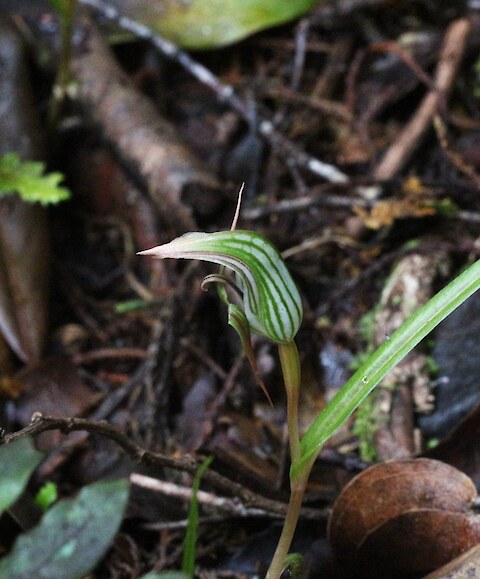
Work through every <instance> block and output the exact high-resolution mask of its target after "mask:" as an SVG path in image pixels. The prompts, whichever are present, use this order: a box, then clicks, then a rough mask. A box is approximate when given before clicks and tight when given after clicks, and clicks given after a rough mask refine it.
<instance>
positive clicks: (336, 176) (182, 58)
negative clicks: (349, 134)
mask: <svg viewBox="0 0 480 579" xmlns="http://www.w3.org/2000/svg"><path fill="white" fill-rule="evenodd" d="M80 3H81V4H83V5H84V6H89V7H90V8H92V9H93V10H95V11H96V12H97V13H98V14H100V15H101V16H103V17H104V18H105V19H107V20H109V21H110V22H114V23H115V24H116V25H118V26H119V27H120V28H123V29H124V30H128V31H129V32H131V33H132V34H134V35H135V36H136V37H138V38H141V39H143V40H146V41H147V42H150V43H151V44H152V45H153V46H154V47H155V48H156V49H157V50H159V51H160V52H161V53H162V54H163V55H164V56H166V57H167V58H169V59H171V60H173V61H175V62H177V63H178V64H179V65H180V66H182V67H183V68H184V69H185V70H187V71H188V72H189V73H190V74H191V75H192V76H193V77H194V78H196V79H197V80H198V81H199V82H201V83H202V84H204V85H205V86H207V87H209V88H210V89H211V90H212V91H213V92H214V93H215V95H216V96H217V98H218V100H219V101H220V102H225V103H227V104H228V105H229V106H230V107H231V108H232V109H234V110H235V111H236V112H237V113H239V115H240V116H241V117H242V118H243V119H244V120H245V121H246V122H247V123H249V124H251V123H252V113H251V110H250V108H249V107H248V105H247V104H246V103H245V102H244V101H243V100H242V99H241V98H240V97H239V96H238V94H237V93H236V92H235V89H234V88H233V86H231V85H229V84H225V83H223V82H221V80H220V79H219V78H218V77H217V76H216V75H214V74H213V73H212V72H211V71H210V70H209V69H208V68H206V67H205V66H203V65H202V64H200V63H199V62H197V61H196V60H194V59H193V58H192V57H191V56H190V55H189V54H188V53H187V52H185V51H183V50H181V49H180V48H179V47H178V46H177V45H176V44H174V43H173V42H170V41H169V40H167V39H165V38H163V37H162V36H160V35H159V34H158V33H157V32H154V31H153V30H152V29H151V28H149V27H148V26H146V25H144V24H140V23H139V22H136V21H135V20H132V19H131V18H128V17H126V16H123V15H122V14H121V12H120V11H119V10H117V9H116V8H115V7H114V6H111V5H110V4H107V3H106V2H104V1H103V0H80ZM257 130H258V132H259V133H260V135H262V136H263V137H264V138H265V139H266V140H267V141H268V142H269V144H270V145H271V146H272V147H274V148H276V149H277V150H278V151H279V152H280V153H282V154H283V155H285V156H289V157H291V159H293V161H294V162H295V163H296V164H297V165H299V166H300V167H303V168H304V169H307V170H308V171H310V172H311V173H314V174H315V175H317V176H319V177H322V178H323V179H326V180H327V181H330V182H332V183H347V182H349V180H350V179H349V177H348V176H347V175H346V174H345V173H343V172H342V171H340V170H339V169H338V168H337V167H335V166H334V165H331V164H329V163H324V162H323V161H320V160H319V159H316V158H315V157H312V156H310V155H309V154H308V153H305V152H304V151H303V150H302V149H300V148H299V147H298V146H297V145H295V144H294V143H292V142H291V141H290V140H288V139H287V138H286V137H284V136H283V135H282V134H280V133H279V132H278V131H277V130H276V129H275V127H274V125H273V123H272V122H271V121H269V120H267V119H263V120H260V122H259V123H258V126H257Z"/></svg>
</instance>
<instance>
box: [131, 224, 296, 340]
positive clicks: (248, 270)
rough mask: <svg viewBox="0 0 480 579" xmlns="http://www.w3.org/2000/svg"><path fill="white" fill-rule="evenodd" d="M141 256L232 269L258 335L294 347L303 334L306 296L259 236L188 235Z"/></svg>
mask: <svg viewBox="0 0 480 579" xmlns="http://www.w3.org/2000/svg"><path fill="white" fill-rule="evenodd" d="M140 255H151V256H153V257H156V258H158V259H164V258H175V259H199V260H202V261H209V262H211V263H217V264H219V265H221V266H223V267H226V268H227V269H229V270H231V271H234V272H235V277H236V287H237V288H238V289H239V290H240V293H241V294H242V297H243V311H244V313H245V316H246V318H247V320H248V324H249V326H250V330H251V331H252V332H255V333H257V334H260V335H262V336H265V337H266V338H269V339H270V340H272V341H273V342H275V343H277V344H287V343H289V342H291V341H292V340H293V338H294V337H295V335H296V333H297V332H298V329H299V327H300V324H301V323H302V316H303V309H302V301H301V299H300V294H299V293H298V290H297V287H296V286H295V283H294V281H293V279H292V277H291V275H290V273H289V271H288V269H287V267H286V265H285V263H284V261H283V259H282V258H281V256H280V254H279V253H278V251H277V249H276V248H275V247H274V246H273V245H272V244H271V243H270V242H269V241H268V240H267V239H266V238H265V237H263V236H262V235H259V234H258V233H254V232H253V231H240V230H236V231H219V232H216V233H187V234H185V235H182V236H181V237H178V238H177V239H174V240H173V241H171V242H170V243H166V244H165V245H160V246H158V247H154V248H152V249H148V250H146V251H142V252H140ZM219 275H221V274H219ZM209 278H211V279H213V278H218V275H217V276H213V278H212V276H209ZM214 281H217V279H214Z"/></svg>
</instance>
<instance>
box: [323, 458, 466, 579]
mask: <svg viewBox="0 0 480 579" xmlns="http://www.w3.org/2000/svg"><path fill="white" fill-rule="evenodd" d="M476 496H477V491H476V489H475V486H474V484H473V483H472V481H471V480H470V479H469V478H468V477H467V476H466V475H465V474H463V473H462V472H460V471H459V470H457V469H455V468H453V467H451V466H449V465H447V464H445V463H442V462H439V461H435V460H429V459H407V460H398V461H387V462H384V463H381V464H377V465H375V466H373V467H371V468H369V469H367V470H365V471H364V472H363V473H361V474H360V475H358V476H357V477H355V478H354V479H353V480H352V481H351V482H350V483H349V484H348V485H347V486H346V487H345V488H344V489H343V491H342V493H341V494H340V496H339V498H338V499H337V501H336V502H335V504H334V507H333V511H332V515H331V517H330V521H329V528H328V534H329V539H330V542H331V545H332V548H333V549H334V551H335V552H336V553H337V555H338V557H339V560H340V562H341V563H342V564H344V565H345V567H346V568H351V567H353V566H354V565H355V563H356V555H357V552H358V549H359V547H360V545H361V544H362V542H363V541H364V540H365V538H366V537H367V536H368V534H369V533H371V532H372V531H373V530H375V529H376V528H378V527H379V526H380V525H384V524H385V523H387V522H388V521H391V520H393V519H395V518H397V517H399V516H401V515H403V514H404V513H406V512H409V511H412V510H418V509H436V510H439V511H445V512H457V513H465V512H467V510H468V509H469V507H470V505H471V503H472V501H473V500H474V499H475V497H476Z"/></svg>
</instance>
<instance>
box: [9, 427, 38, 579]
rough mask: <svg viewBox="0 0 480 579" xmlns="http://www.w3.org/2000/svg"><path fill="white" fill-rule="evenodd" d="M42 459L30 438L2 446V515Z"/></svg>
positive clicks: (22, 489)
mask: <svg viewBox="0 0 480 579" xmlns="http://www.w3.org/2000/svg"><path fill="white" fill-rule="evenodd" d="M42 458H43V454H42V453H41V452H38V450H36V449H35V448H34V446H33V442H32V440H31V439H30V438H21V439H20V440H16V441H15V442H10V443H9V444H4V445H2V446H0V514H1V513H3V511H5V509H8V507H10V506H11V505H13V503H14V502H15V501H16V500H17V499H18V497H19V496H20V495H21V494H22V492H23V491H24V489H25V486H26V485H27V482H28V480H29V478H30V476H31V474H32V473H33V471H34V470H35V469H36V468H37V466H38V465H39V464H40V462H41V461H42ZM0 577H1V575H0Z"/></svg>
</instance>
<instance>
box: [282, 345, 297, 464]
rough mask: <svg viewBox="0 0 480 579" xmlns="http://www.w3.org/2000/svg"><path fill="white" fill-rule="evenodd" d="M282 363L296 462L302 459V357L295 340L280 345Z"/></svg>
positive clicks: (290, 437)
mask: <svg viewBox="0 0 480 579" xmlns="http://www.w3.org/2000/svg"><path fill="white" fill-rule="evenodd" d="M278 354H279V356H280V363H281V365H282V372H283V380H284V382H285V391H286V393H287V428H288V440H289V444H290V459H291V461H292V462H293V463H296V462H297V460H299V459H300V435H299V430H298V396H299V392H300V381H301V371H300V357H299V355H298V349H297V345H296V344H295V342H294V341H293V340H292V341H291V342H288V343H287V344H279V345H278Z"/></svg>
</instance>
